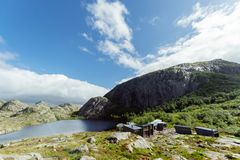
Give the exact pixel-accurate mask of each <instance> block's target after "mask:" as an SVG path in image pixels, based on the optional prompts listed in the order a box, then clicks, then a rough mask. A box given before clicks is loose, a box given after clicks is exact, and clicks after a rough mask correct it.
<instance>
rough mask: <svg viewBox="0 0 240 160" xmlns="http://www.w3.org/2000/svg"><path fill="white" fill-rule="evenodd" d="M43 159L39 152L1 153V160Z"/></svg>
mask: <svg viewBox="0 0 240 160" xmlns="http://www.w3.org/2000/svg"><path fill="white" fill-rule="evenodd" d="M6 159H9V160H10V159H11V160H43V158H42V156H41V154H39V153H30V154H26V155H17V154H16V155H2V154H0V160H6Z"/></svg>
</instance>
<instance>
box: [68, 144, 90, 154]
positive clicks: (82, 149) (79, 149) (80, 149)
mask: <svg viewBox="0 0 240 160" xmlns="http://www.w3.org/2000/svg"><path fill="white" fill-rule="evenodd" d="M70 153H71V154H74V153H89V148H88V146H87V145H86V144H84V145H81V146H80V147H77V148H75V149H73V150H72V151H71V152H70Z"/></svg>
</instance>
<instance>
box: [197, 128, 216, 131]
mask: <svg viewBox="0 0 240 160" xmlns="http://www.w3.org/2000/svg"><path fill="white" fill-rule="evenodd" d="M195 128H196V129H202V130H206V131H217V130H216V129H211V128H205V127H195Z"/></svg>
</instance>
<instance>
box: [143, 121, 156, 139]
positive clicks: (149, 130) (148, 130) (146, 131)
mask: <svg viewBox="0 0 240 160" xmlns="http://www.w3.org/2000/svg"><path fill="white" fill-rule="evenodd" d="M140 127H141V128H142V130H141V133H140V136H142V137H151V136H153V134H154V125H153V124H151V123H148V124H144V125H141V126H140Z"/></svg>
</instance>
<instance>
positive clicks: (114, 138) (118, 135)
mask: <svg viewBox="0 0 240 160" xmlns="http://www.w3.org/2000/svg"><path fill="white" fill-rule="evenodd" d="M130 135H131V133H130V132H114V133H113V134H112V135H111V136H109V137H107V138H106V139H107V140H108V141H109V142H111V143H118V142H119V141H120V140H126V139H128V137H129V136H130Z"/></svg>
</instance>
